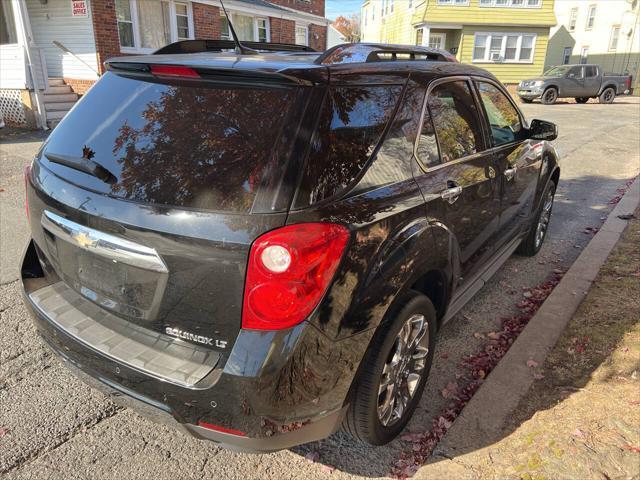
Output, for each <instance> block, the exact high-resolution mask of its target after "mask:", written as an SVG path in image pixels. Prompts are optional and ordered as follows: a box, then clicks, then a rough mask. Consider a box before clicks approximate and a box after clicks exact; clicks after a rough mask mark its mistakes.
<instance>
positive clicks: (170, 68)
mask: <svg viewBox="0 0 640 480" xmlns="http://www.w3.org/2000/svg"><path fill="white" fill-rule="evenodd" d="M151 73H152V74H153V75H156V76H158V77H187V78H200V74H199V73H198V72H196V71H195V70H194V69H193V68H189V67H181V66H179V65H151Z"/></svg>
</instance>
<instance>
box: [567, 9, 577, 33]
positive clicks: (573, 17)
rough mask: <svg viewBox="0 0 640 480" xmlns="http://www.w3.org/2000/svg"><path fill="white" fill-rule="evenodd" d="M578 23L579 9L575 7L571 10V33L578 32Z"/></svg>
mask: <svg viewBox="0 0 640 480" xmlns="http://www.w3.org/2000/svg"><path fill="white" fill-rule="evenodd" d="M577 21H578V7H574V8H572V9H571V14H570V15H569V31H570V32H574V31H575V30H576V22H577Z"/></svg>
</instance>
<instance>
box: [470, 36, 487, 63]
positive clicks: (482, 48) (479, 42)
mask: <svg viewBox="0 0 640 480" xmlns="http://www.w3.org/2000/svg"><path fill="white" fill-rule="evenodd" d="M488 38H489V37H488V36H487V35H478V34H476V38H475V40H474V42H473V60H474V61H475V60H478V61H482V60H484V59H485V56H486V52H487V48H486V47H487V39H488Z"/></svg>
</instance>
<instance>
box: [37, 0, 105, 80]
mask: <svg viewBox="0 0 640 480" xmlns="http://www.w3.org/2000/svg"><path fill="white" fill-rule="evenodd" d="M90 3H91V2H87V4H89V8H91V5H90ZM26 4H27V11H28V12H29V18H30V20H31V31H32V33H33V40H34V43H35V44H36V46H37V47H40V48H42V49H43V51H44V56H45V59H46V62H47V73H48V76H49V77H67V78H77V79H87V80H90V79H96V78H97V75H96V73H95V72H94V71H92V70H91V69H90V68H89V67H87V66H86V65H84V64H83V63H82V62H80V61H79V60H77V59H76V58H74V57H73V56H72V55H70V54H68V53H65V52H63V51H62V50H60V49H59V48H58V47H56V46H55V45H54V44H53V43H52V42H53V41H54V40H56V41H58V42H60V43H62V44H63V45H64V46H65V47H67V48H68V49H69V50H71V51H72V52H73V53H75V54H76V55H78V56H79V57H80V58H82V60H84V61H85V62H86V63H88V64H89V65H91V66H92V67H93V68H94V69H96V70H97V69H98V62H97V59H96V43H95V38H94V35H93V25H92V23H91V13H90V12H89V15H88V16H87V17H86V18H85V17H72V16H71V1H70V0H48V1H47V3H46V4H45V5H43V4H42V3H40V0H26Z"/></svg>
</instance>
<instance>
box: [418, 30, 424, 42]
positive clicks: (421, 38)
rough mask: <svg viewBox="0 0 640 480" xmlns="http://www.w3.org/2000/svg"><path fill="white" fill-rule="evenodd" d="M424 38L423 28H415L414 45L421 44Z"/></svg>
mask: <svg viewBox="0 0 640 480" xmlns="http://www.w3.org/2000/svg"><path fill="white" fill-rule="evenodd" d="M423 39H424V30H423V29H422V28H419V29H417V30H416V45H422V40H423Z"/></svg>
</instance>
